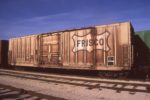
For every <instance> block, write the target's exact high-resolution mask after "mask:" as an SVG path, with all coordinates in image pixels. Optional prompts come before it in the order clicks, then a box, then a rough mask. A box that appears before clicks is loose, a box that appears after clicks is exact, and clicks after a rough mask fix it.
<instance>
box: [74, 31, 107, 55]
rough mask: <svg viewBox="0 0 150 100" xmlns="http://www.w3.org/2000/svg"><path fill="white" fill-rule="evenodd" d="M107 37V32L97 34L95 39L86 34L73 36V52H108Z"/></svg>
mask: <svg viewBox="0 0 150 100" xmlns="http://www.w3.org/2000/svg"><path fill="white" fill-rule="evenodd" d="M108 36H109V33H108V32H103V33H101V34H97V35H96V36H95V37H92V35H91V34H87V35H84V36H78V35H74V36H73V40H74V48H73V52H76V51H79V50H87V51H89V52H91V51H93V50H94V49H97V50H104V51H109V49H110V48H109V46H108V44H107V43H108ZM94 46H95V47H94Z"/></svg>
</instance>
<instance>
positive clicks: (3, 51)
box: [0, 40, 8, 67]
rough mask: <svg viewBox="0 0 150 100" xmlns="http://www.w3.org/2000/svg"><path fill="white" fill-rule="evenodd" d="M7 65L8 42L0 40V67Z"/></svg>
mask: <svg viewBox="0 0 150 100" xmlns="http://www.w3.org/2000/svg"><path fill="white" fill-rule="evenodd" d="M7 65H8V40H0V67H7Z"/></svg>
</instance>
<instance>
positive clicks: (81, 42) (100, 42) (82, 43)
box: [77, 38, 104, 47]
mask: <svg viewBox="0 0 150 100" xmlns="http://www.w3.org/2000/svg"><path fill="white" fill-rule="evenodd" d="M93 45H96V46H97V45H104V40H103V39H102V38H101V39H99V40H98V39H87V40H77V47H79V46H82V47H87V46H93Z"/></svg>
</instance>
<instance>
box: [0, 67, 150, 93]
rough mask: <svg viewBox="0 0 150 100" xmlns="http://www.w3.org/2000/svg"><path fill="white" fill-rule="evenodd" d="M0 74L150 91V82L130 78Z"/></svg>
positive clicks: (26, 73)
mask: <svg viewBox="0 0 150 100" xmlns="http://www.w3.org/2000/svg"><path fill="white" fill-rule="evenodd" d="M0 75H6V76H12V77H17V78H24V79H32V80H39V81H44V82H52V83H56V84H68V85H75V86H83V87H87V88H88V89H113V90H116V91H118V92H120V91H129V92H146V93H150V82H144V81H143V82H142V81H130V80H128V81H127V80H112V79H100V78H87V77H76V76H66V75H65V76H62V75H56V74H41V73H35V72H26V71H14V70H4V69H0Z"/></svg>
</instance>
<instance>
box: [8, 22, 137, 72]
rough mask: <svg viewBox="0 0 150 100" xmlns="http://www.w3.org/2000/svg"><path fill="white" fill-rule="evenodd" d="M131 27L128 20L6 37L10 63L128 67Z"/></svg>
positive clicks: (130, 65) (130, 56) (122, 68)
mask: <svg viewBox="0 0 150 100" xmlns="http://www.w3.org/2000/svg"><path fill="white" fill-rule="evenodd" d="M133 35H134V30H133V28H132V25H131V23H130V22H122V23H115V24H108V25H99V26H93V27H87V28H80V29H72V30H65V31H58V32H50V33H44V34H39V35H31V36H24V37H18V38H12V39H10V40H9V43H10V45H9V58H10V60H9V63H10V64H11V65H16V66H17V65H19V66H33V67H47V68H48V67H49V68H52V67H57V68H69V69H89V70H110V71H122V70H130V69H131V67H132V65H133V63H134V61H133V53H132V52H133V42H132V37H133Z"/></svg>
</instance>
